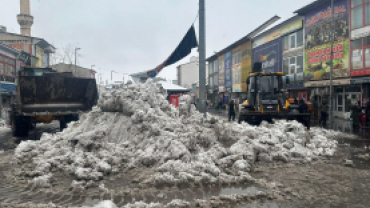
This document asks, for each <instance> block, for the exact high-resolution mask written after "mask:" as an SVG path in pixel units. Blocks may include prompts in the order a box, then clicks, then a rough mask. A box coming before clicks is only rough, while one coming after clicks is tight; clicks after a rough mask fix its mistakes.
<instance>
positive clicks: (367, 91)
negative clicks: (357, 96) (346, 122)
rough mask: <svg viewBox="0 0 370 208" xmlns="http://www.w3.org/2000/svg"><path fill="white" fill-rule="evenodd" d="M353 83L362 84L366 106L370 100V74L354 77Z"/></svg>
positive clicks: (363, 101)
mask: <svg viewBox="0 0 370 208" xmlns="http://www.w3.org/2000/svg"><path fill="white" fill-rule="evenodd" d="M351 85H361V86H362V88H361V95H362V106H363V107H364V106H365V105H366V104H367V102H368V100H370V76H366V77H352V79H351Z"/></svg>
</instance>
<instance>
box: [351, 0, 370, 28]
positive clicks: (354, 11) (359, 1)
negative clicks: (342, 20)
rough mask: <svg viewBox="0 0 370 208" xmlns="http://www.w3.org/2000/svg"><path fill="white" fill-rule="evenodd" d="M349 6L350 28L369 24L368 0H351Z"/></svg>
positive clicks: (369, 5) (369, 8) (369, 4)
mask: <svg viewBox="0 0 370 208" xmlns="http://www.w3.org/2000/svg"><path fill="white" fill-rule="evenodd" d="M351 7H352V8H351V27H352V29H358V28H361V27H365V26H366V25H370V0H352V1H351Z"/></svg>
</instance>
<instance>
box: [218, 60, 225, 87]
mask: <svg viewBox="0 0 370 208" xmlns="http://www.w3.org/2000/svg"><path fill="white" fill-rule="evenodd" d="M218 91H219V92H225V66H224V55H221V56H219V57H218Z"/></svg>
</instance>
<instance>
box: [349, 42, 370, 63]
mask: <svg viewBox="0 0 370 208" xmlns="http://www.w3.org/2000/svg"><path fill="white" fill-rule="evenodd" d="M351 48H352V69H362V68H369V67H370V36H369V37H365V38H361V39H357V40H354V41H351Z"/></svg>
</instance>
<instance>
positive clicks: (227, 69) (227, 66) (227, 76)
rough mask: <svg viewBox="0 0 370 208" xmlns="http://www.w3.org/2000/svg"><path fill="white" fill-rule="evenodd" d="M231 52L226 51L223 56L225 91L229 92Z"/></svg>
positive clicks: (230, 86)
mask: <svg viewBox="0 0 370 208" xmlns="http://www.w3.org/2000/svg"><path fill="white" fill-rule="evenodd" d="M231 58H232V57H231V52H227V53H226V54H225V57H224V65H225V91H226V92H231V88H232V77H231V76H232V74H231V73H232V72H231Z"/></svg>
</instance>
